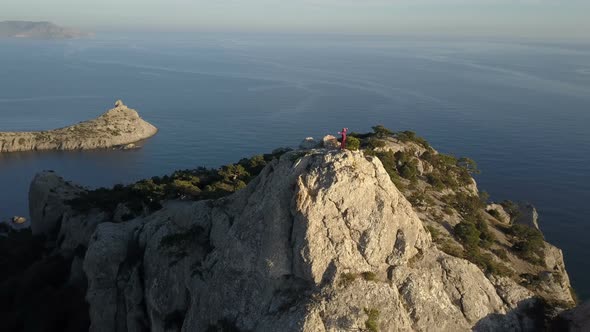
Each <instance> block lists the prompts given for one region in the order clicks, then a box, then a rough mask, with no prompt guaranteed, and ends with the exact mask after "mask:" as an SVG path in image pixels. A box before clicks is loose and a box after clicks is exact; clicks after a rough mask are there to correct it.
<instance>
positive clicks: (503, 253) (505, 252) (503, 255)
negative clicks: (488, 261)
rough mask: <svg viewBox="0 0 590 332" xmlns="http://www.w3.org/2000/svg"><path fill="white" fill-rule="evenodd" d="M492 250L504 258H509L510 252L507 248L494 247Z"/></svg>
mask: <svg viewBox="0 0 590 332" xmlns="http://www.w3.org/2000/svg"><path fill="white" fill-rule="evenodd" d="M492 252H493V253H494V255H496V256H498V257H500V258H501V259H503V260H508V252H507V251H506V249H502V248H500V249H492Z"/></svg>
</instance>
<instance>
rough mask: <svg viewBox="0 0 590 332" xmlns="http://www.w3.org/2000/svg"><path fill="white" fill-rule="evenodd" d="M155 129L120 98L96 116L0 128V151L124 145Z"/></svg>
mask: <svg viewBox="0 0 590 332" xmlns="http://www.w3.org/2000/svg"><path fill="white" fill-rule="evenodd" d="M157 131H158V130H157V129H156V127H154V126H153V125H151V124H150V123H148V122H146V121H145V120H143V119H142V118H141V117H140V116H139V114H138V113H137V111H135V110H133V109H131V108H128V107H127V106H126V105H125V104H123V102H122V101H120V100H118V101H117V102H116V103H115V108H113V109H111V110H109V111H107V112H106V113H104V114H102V115H101V116H99V117H98V118H96V119H93V120H89V121H84V122H81V123H79V124H77V125H73V126H70V127H65V128H60V129H55V130H48V131H40V132H0V153H1V152H17V151H39V150H90V149H103V148H111V147H117V146H124V145H127V144H131V143H135V142H138V141H141V140H143V139H146V138H149V137H151V136H153V135H155V134H156V132H157Z"/></svg>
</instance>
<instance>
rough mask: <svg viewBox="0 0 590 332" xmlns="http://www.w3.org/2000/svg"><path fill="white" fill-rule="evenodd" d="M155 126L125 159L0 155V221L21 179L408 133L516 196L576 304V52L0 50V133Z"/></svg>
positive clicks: (40, 45) (588, 286) (588, 109)
mask: <svg viewBox="0 0 590 332" xmlns="http://www.w3.org/2000/svg"><path fill="white" fill-rule="evenodd" d="M119 98H121V99H123V100H124V101H125V103H126V104H127V105H129V106H130V107H133V108H135V109H137V110H138V111H139V112H140V113H141V115H142V116H143V117H144V118H145V119H147V120H148V121H150V122H152V123H153V124H155V125H156V126H157V127H159V129H160V132H159V134H158V135H157V136H155V137H154V138H152V139H150V140H148V141H147V142H146V143H145V146H144V148H143V149H140V150H136V151H96V152H45V153H15V154H4V155H0V218H2V217H8V216H12V215H27V214H28V212H27V209H28V207H27V190H28V185H29V182H30V180H31V179H32V177H33V176H34V174H35V173H36V172H38V171H41V170H44V169H52V170H55V171H57V172H58V173H60V174H63V175H64V176H65V177H66V178H68V179H70V180H73V181H76V182H79V183H81V184H84V185H87V186H91V187H95V186H110V185H113V184H115V183H127V182H130V181H134V180H138V179H141V178H145V177H151V176H154V175H162V174H166V173H169V172H171V171H173V170H175V169H179V168H193V167H196V166H218V165H221V164H224V163H228V162H233V161H237V160H239V159H240V158H242V157H244V156H249V155H253V154H258V153H263V152H268V151H270V150H272V149H274V148H276V147H279V146H296V145H297V144H298V143H299V142H300V140H301V139H303V138H304V137H306V136H316V137H320V136H323V135H324V134H328V133H332V134H335V133H336V132H337V131H338V130H339V129H340V128H342V127H344V126H345V127H348V128H350V129H351V130H353V131H357V132H362V131H369V130H370V127H371V126H372V125H375V124H383V125H385V126H387V127H389V128H392V129H395V130H402V129H404V130H405V129H411V130H414V131H416V132H418V133H419V134H421V135H422V136H424V137H426V138H427V139H428V140H429V141H430V142H431V143H432V144H433V145H434V146H435V147H436V148H438V149H439V150H441V151H442V152H446V153H453V154H456V155H458V156H470V157H472V158H474V159H475V160H476V161H478V163H479V166H480V168H481V169H482V174H481V175H480V176H478V178H477V180H478V182H479V186H480V189H482V190H486V191H488V192H489V193H490V194H491V197H492V199H495V200H503V199H512V200H519V201H528V202H531V203H533V204H534V205H536V206H537V207H538V209H539V211H540V216H541V219H540V222H541V228H542V230H543V231H544V232H545V235H546V237H547V239H548V240H549V241H550V242H552V243H554V244H556V245H557V246H559V247H561V248H562V249H563V250H564V253H565V257H566V264H567V268H568V271H569V272H570V276H571V278H572V280H573V283H574V286H575V288H576V290H577V291H578V293H579V295H581V297H582V298H585V299H588V298H590V283H589V282H588V281H590V280H589V279H588V274H589V273H590V259H589V257H590V246H589V245H588V238H589V237H590V221H589V218H590V217H589V216H590V204H589V201H590V172H589V165H590V136H589V135H588V134H589V133H590V130H589V129H588V126H589V125H590V106H589V105H590V45H581V44H565V43H562V44H556V43H532V42H510V41H498V40H496V41H476V40H449V39H447V40H436V39H423V38H422V39H411V38H384V37H363V38H361V37H327V36H318V37H313V38H312V37H304V36H293V35H291V36H254V35H212V34H210V35H200V34H194V35H172V34H170V35H129V36H126V37H121V36H117V37H114V36H108V35H103V36H98V37H96V38H94V39H92V40H76V41H65V42H39V41H35V42H33V41H17V40H1V41H0V131H7V130H40V129H50V128H56V127H61V126H66V125H69V124H73V123H77V122H79V121H82V120H85V119H89V118H92V117H95V116H97V115H99V114H101V113H102V112H104V111H105V110H106V109H108V108H110V107H111V105H112V104H113V103H114V101H115V100H116V99H119Z"/></svg>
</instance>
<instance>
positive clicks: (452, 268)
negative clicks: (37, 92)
mask: <svg viewBox="0 0 590 332" xmlns="http://www.w3.org/2000/svg"><path fill="white" fill-rule="evenodd" d="M334 140H335V139H334V138H327V139H326V140H324V141H323V142H316V141H315V140H313V139H306V140H305V141H304V143H303V144H302V146H301V148H300V149H296V150H289V149H280V150H276V151H274V152H273V153H271V154H266V155H260V156H255V157H252V158H249V159H242V160H240V161H239V162H238V163H236V164H231V165H227V166H224V167H221V168H219V169H205V168H199V169H194V170H185V171H177V172H175V173H173V174H171V175H168V176H164V177H154V178H152V179H146V180H142V181H139V182H137V183H134V184H131V185H126V186H124V185H119V186H115V187H114V188H111V189H105V188H103V189H97V190H88V189H85V188H83V187H81V186H78V185H76V184H73V183H70V182H68V181H66V180H64V179H63V178H62V177H60V176H59V175H57V174H55V173H52V172H43V173H40V174H38V175H37V176H36V177H35V179H34V180H33V182H32V184H31V188H30V196H29V198H30V217H31V230H30V231H28V232H17V233H11V236H9V237H7V238H5V239H1V238H0V245H1V246H2V248H0V249H2V250H3V253H4V255H5V256H6V258H5V259H3V260H2V264H3V266H0V267H1V269H0V271H2V279H1V280H0V282H1V285H0V291H1V293H2V294H3V298H5V299H7V300H6V301H3V303H2V309H3V310H0V312H2V313H3V314H1V315H0V319H2V321H3V322H4V324H5V326H7V327H8V328H9V329H11V328H12V329H14V330H17V331H19V330H22V331H24V330H31V329H34V328H35V327H36V324H43V325H41V326H43V327H45V330H47V331H54V330H55V331H57V330H59V331H77V330H81V329H90V330H91V331H145V330H152V331H470V330H475V331H539V330H543V329H551V328H552V327H556V326H559V327H565V328H567V327H568V326H570V323H571V324H574V323H575V324H578V325H576V326H582V328H586V327H588V326H587V320H584V319H583V318H579V316H580V312H582V313H583V312H586V311H587V310H586V309H584V308H582V309H577V311H571V312H570V311H566V310H567V309H570V308H572V307H574V306H575V299H574V295H573V292H572V290H571V286H570V283H569V277H568V274H567V271H566V269H565V265H564V262H563V256H562V253H561V250H559V249H558V248H556V247H554V246H552V245H551V244H549V243H547V242H545V241H544V239H543V235H542V233H541V232H540V230H539V229H538V228H537V221H536V219H535V220H534V221H533V220H529V219H530V218H533V217H535V215H536V211H535V213H533V211H532V207H530V208H529V207H526V206H524V207H519V206H518V205H516V204H514V203H512V202H507V201H506V202H501V203H500V204H495V205H492V204H488V203H487V199H486V197H485V195H483V194H482V193H480V192H479V191H478V189H477V185H476V183H475V181H474V180H473V178H472V177H471V174H473V173H474V172H477V168H476V166H475V163H474V162H473V161H471V160H470V159H467V158H461V159H456V158H454V157H451V156H446V155H443V154H440V153H438V152H437V151H436V150H434V149H433V148H432V147H430V146H429V145H428V143H427V142H426V141H424V140H423V139H421V138H419V137H417V136H415V134H413V133H411V132H403V133H392V132H389V131H387V130H386V129H385V128H382V127H376V129H375V133H369V134H362V135H361V134H354V133H353V134H352V135H351V139H350V140H351V141H350V146H351V149H352V150H354V151H341V150H338V149H334V148H332V147H334V146H335V145H336V144H335V142H334ZM356 147H358V149H357V148H356ZM520 208H522V209H524V210H523V211H529V212H531V213H530V215H527V214H525V213H523V212H521V210H520ZM494 211H495V212H494ZM575 317H577V318H575ZM33 318H34V319H33ZM584 324H586V325H584ZM571 326H573V325H571Z"/></svg>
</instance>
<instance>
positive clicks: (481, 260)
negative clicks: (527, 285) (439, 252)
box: [465, 248, 513, 277]
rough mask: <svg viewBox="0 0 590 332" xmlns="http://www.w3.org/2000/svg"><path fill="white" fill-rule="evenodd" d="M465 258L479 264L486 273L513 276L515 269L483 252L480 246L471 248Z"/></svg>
mask: <svg viewBox="0 0 590 332" xmlns="http://www.w3.org/2000/svg"><path fill="white" fill-rule="evenodd" d="M465 258H466V259H467V260H469V261H470V262H472V263H473V264H475V265H477V266H478V267H479V268H480V269H482V271H483V272H485V273H486V274H493V275H499V276H507V277H509V276H511V275H512V274H513V271H512V270H511V269H510V268H509V267H507V266H506V265H504V264H502V263H498V262H496V261H494V258H493V256H492V255H490V254H488V253H482V252H481V251H480V250H479V249H478V248H470V249H468V250H467V252H466V254H465Z"/></svg>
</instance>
